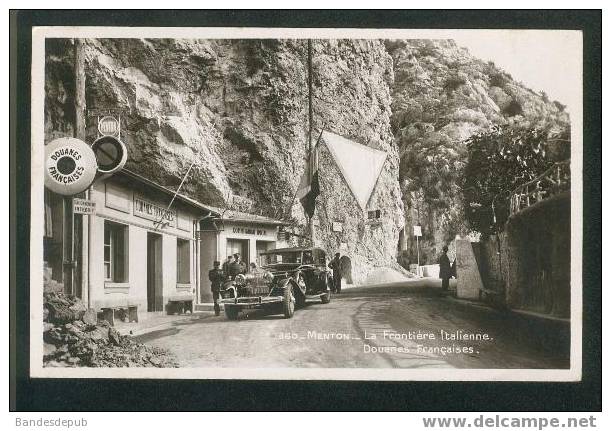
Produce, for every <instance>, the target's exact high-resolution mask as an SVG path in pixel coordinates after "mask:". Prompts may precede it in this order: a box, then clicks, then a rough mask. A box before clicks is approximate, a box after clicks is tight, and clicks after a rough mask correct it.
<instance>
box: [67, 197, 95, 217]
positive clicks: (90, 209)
mask: <svg viewBox="0 0 611 431" xmlns="http://www.w3.org/2000/svg"><path fill="white" fill-rule="evenodd" d="M72 211H73V213H74V214H83V215H94V214H95V202H94V201H90V200H88V199H79V198H74V199H72Z"/></svg>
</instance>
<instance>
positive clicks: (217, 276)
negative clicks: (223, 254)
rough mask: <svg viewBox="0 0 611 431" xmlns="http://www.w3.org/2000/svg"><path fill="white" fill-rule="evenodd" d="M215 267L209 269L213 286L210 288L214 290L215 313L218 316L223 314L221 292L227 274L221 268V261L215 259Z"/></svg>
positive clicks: (209, 277) (209, 276)
mask: <svg viewBox="0 0 611 431" xmlns="http://www.w3.org/2000/svg"><path fill="white" fill-rule="evenodd" d="M213 265H214V268H212V269H211V270H210V271H208V279H209V280H210V283H212V284H211V286H210V290H212V299H213V300H214V314H215V315H216V316H218V315H219V314H221V307H220V306H219V294H220V291H221V287H222V286H223V281H224V280H225V274H223V271H221V269H220V268H219V267H220V266H221V262H219V261H218V260H215V261H214V264H213Z"/></svg>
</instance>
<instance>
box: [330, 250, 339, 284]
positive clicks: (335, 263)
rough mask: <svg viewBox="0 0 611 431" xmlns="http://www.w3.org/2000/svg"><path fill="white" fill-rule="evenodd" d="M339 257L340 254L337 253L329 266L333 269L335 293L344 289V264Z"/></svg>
mask: <svg viewBox="0 0 611 431" xmlns="http://www.w3.org/2000/svg"><path fill="white" fill-rule="evenodd" d="M339 258H340V254H339V253H335V257H334V258H333V259H332V260H331V262H329V268H331V269H332V270H333V293H340V292H341V291H342V266H341V264H340V261H339Z"/></svg>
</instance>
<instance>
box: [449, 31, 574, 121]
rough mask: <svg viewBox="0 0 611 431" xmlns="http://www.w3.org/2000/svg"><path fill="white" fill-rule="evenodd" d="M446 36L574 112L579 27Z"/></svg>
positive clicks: (457, 33) (479, 32)
mask: <svg viewBox="0 0 611 431" xmlns="http://www.w3.org/2000/svg"><path fill="white" fill-rule="evenodd" d="M449 38H451V39H454V40H455V41H456V44H457V45H458V46H462V47H465V48H467V49H468V50H469V52H471V54H473V55H474V56H475V57H478V58H480V59H482V60H485V61H493V62H494V63H495V64H496V65H497V66H499V67H500V68H502V69H504V70H505V71H506V72H508V73H509V74H510V75H511V76H512V77H513V78H514V79H515V80H517V81H522V83H524V84H525V85H526V86H527V87H529V88H530V89H532V90H534V91H536V92H539V91H545V92H546V93H547V95H548V96H549V98H550V100H558V101H559V102H560V103H562V104H564V105H567V110H568V111H569V112H576V109H577V108H578V105H579V104H580V103H581V100H580V99H581V75H582V66H581V64H582V57H581V56H582V49H581V46H582V42H581V33H580V32H578V31H558V30H493V31H489V30H460V31H456V33H453V34H452V35H451V36H449Z"/></svg>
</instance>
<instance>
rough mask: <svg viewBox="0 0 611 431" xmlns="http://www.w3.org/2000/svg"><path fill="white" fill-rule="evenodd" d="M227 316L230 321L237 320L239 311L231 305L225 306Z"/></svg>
mask: <svg viewBox="0 0 611 431" xmlns="http://www.w3.org/2000/svg"><path fill="white" fill-rule="evenodd" d="M224 308H225V316H226V317H227V319H229V320H237V318H238V313H239V310H238V309H237V308H236V307H232V306H231V305H229V306H228V305H225V307H224Z"/></svg>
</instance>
